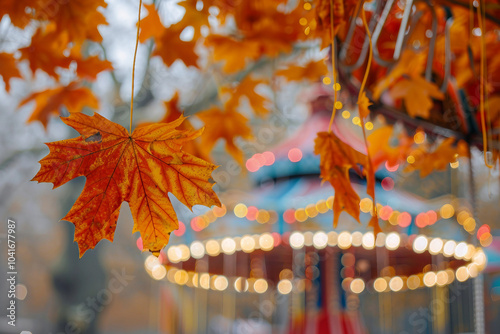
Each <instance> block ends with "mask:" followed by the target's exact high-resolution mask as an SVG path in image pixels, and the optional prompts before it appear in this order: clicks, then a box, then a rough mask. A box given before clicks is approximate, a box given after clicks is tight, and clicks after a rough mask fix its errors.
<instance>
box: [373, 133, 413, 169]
mask: <svg viewBox="0 0 500 334" xmlns="http://www.w3.org/2000/svg"><path fill="white" fill-rule="evenodd" d="M393 137H395V136H394V127H393V126H392V125H385V126H382V127H380V128H378V129H376V130H374V131H373V132H372V133H371V134H370V135H369V136H368V138H367V141H368V144H369V145H368V150H369V151H370V157H371V158H372V163H373V168H374V169H375V170H376V169H377V168H378V167H379V166H380V165H381V164H382V163H384V162H386V161H387V163H388V164H389V166H394V165H397V164H399V163H401V162H403V161H406V157H407V156H408V155H409V154H410V151H411V147H412V145H413V138H411V137H409V136H407V135H406V134H403V133H401V134H399V135H398V136H397V138H393ZM393 140H397V144H396V143H394V144H392V142H393Z"/></svg>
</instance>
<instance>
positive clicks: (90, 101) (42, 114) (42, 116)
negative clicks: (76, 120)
mask: <svg viewBox="0 0 500 334" xmlns="http://www.w3.org/2000/svg"><path fill="white" fill-rule="evenodd" d="M31 101H35V110H34V111H33V113H32V114H31V116H30V118H28V121H27V122H28V123H29V122H33V121H40V122H41V123H42V124H43V126H44V127H45V128H47V124H48V123H49V117H50V115H59V111H60V109H61V107H63V106H64V107H66V108H67V109H68V111H69V112H70V113H71V114H74V113H79V112H80V111H82V109H83V108H84V107H85V106H88V107H89V108H92V109H98V108H99V101H98V100H97V98H96V97H95V96H94V93H92V91H91V90H90V89H89V88H87V87H80V84H79V83H77V82H72V83H70V84H69V85H68V86H63V87H58V88H53V89H46V90H43V91H41V92H37V93H33V94H31V95H30V96H28V97H27V98H25V99H24V100H23V101H21V103H20V104H19V106H23V105H25V104H27V103H29V102H31Z"/></svg>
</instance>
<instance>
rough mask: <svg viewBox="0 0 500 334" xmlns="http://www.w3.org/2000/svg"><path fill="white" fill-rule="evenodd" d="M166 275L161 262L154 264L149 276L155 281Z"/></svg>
mask: <svg viewBox="0 0 500 334" xmlns="http://www.w3.org/2000/svg"><path fill="white" fill-rule="evenodd" d="M166 275H167V269H165V266H163V265H161V264H157V265H155V266H154V267H153V269H152V270H151V276H152V277H153V278H154V279H155V280H157V281H159V280H161V279H163V278H164V277H165V276H166Z"/></svg>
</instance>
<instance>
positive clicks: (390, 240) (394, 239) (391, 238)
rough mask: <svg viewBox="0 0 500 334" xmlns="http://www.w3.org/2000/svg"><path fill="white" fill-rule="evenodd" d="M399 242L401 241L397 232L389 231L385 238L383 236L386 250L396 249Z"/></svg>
mask: <svg viewBox="0 0 500 334" xmlns="http://www.w3.org/2000/svg"><path fill="white" fill-rule="evenodd" d="M400 243H401V238H400V237H399V235H398V234H397V233H394V232H391V233H389V234H388V235H387V238H385V247H386V248H387V249H388V250H396V249H398V248H399V245H400Z"/></svg>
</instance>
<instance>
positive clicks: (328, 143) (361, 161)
mask: <svg viewBox="0 0 500 334" xmlns="http://www.w3.org/2000/svg"><path fill="white" fill-rule="evenodd" d="M314 144H315V145H314V153H315V154H319V156H320V171H321V174H320V176H321V178H322V179H323V181H328V182H330V184H331V185H332V187H333V188H334V189H335V198H334V200H333V213H334V216H333V226H334V227H336V226H337V224H338V221H339V217H340V213H341V212H342V211H346V212H347V213H348V214H349V215H351V216H352V217H354V218H355V219H356V220H357V221H358V222H359V214H360V209H359V202H360V199H359V196H358V194H357V193H356V191H354V189H353V188H352V185H351V180H350V177H349V170H350V169H353V170H354V171H355V172H357V173H358V174H359V175H363V174H365V175H366V176H367V188H368V194H369V195H370V196H372V197H374V191H373V190H371V189H374V186H375V184H374V182H375V180H374V179H373V178H372V177H370V175H373V173H372V172H371V171H370V170H369V169H370V167H369V164H368V160H367V156H366V155H365V154H363V153H360V152H358V151H356V150H355V149H353V148H352V147H350V146H349V145H347V144H345V143H344V142H343V141H341V140H340V139H339V138H338V137H337V136H336V135H335V134H334V133H333V132H319V133H318V136H317V137H316V139H315V140H314ZM360 166H363V167H364V169H363V170H361V168H360ZM368 225H369V226H373V227H374V229H375V231H376V232H378V231H380V227H379V225H378V220H377V216H376V215H374V216H373V217H372V219H371V220H370V223H369V224H368Z"/></svg>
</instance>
